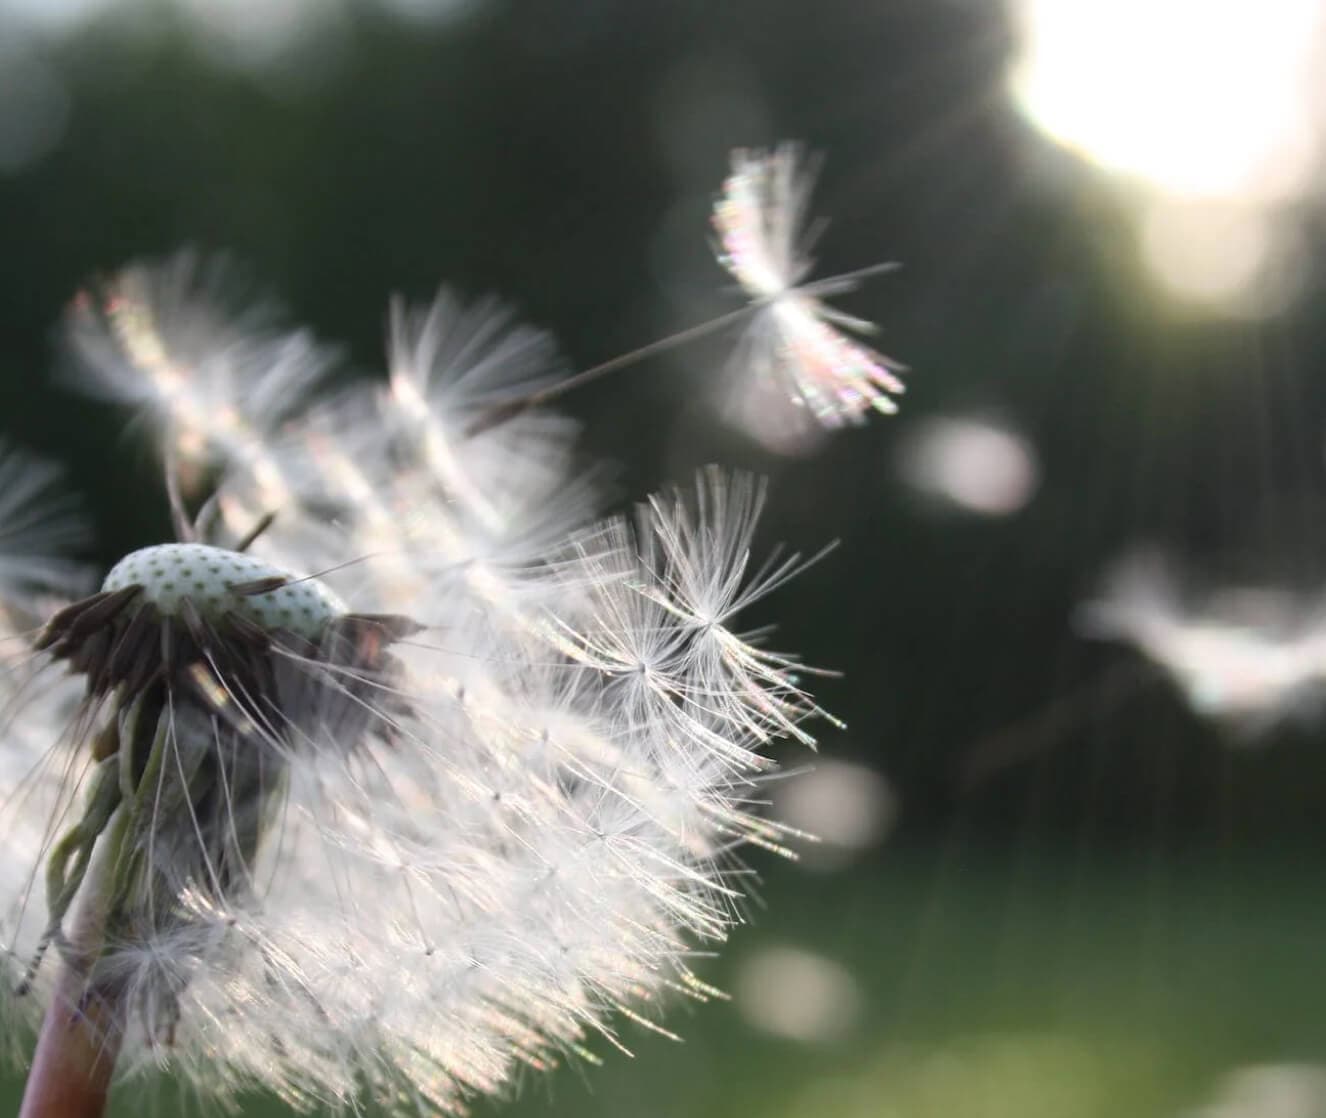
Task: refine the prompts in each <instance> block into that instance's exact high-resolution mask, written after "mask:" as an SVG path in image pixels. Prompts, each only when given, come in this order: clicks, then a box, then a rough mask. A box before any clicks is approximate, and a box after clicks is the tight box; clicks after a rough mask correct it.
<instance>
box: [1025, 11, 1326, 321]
mask: <svg viewBox="0 0 1326 1118" xmlns="http://www.w3.org/2000/svg"><path fill="white" fill-rule="evenodd" d="M1015 4H1016V11H1015V15H1016V19H1017V22H1018V24H1019V26H1020V29H1021V51H1020V54H1019V56H1018V58H1017V60H1016V62H1015V64H1014V68H1013V72H1012V75H1011V76H1012V84H1013V89H1014V93H1015V95H1016V97H1017V99H1018V101H1019V103H1020V104H1021V105H1022V107H1023V109H1024V111H1025V112H1026V113H1027V115H1028V116H1029V117H1030V118H1031V119H1032V120H1034V121H1035V122H1036V124H1037V125H1038V126H1039V127H1040V128H1041V129H1043V130H1044V131H1045V132H1046V133H1047V134H1049V135H1050V136H1052V137H1053V138H1054V139H1055V140H1057V141H1058V142H1059V143H1061V144H1063V145H1064V146H1065V147H1068V148H1070V149H1072V150H1074V151H1076V152H1078V153H1079V154H1081V155H1082V156H1084V157H1085V158H1087V159H1089V160H1091V161H1092V162H1093V163H1095V164H1097V165H1098V166H1100V167H1102V168H1104V169H1106V170H1109V171H1113V172H1115V173H1118V174H1120V175H1122V176H1125V177H1126V178H1127V179H1129V180H1131V181H1132V182H1133V183H1135V184H1138V185H1140V186H1143V187H1146V188H1149V190H1150V192H1151V193H1152V194H1153V195H1158V196H1160V197H1161V198H1162V199H1163V200H1164V204H1163V206H1162V207H1161V208H1159V209H1157V208H1156V207H1155V206H1152V205H1150V204H1147V205H1145V206H1144V210H1145V213H1144V215H1143V218H1142V221H1141V222H1140V224H1139V238H1140V241H1141V247H1142V250H1143V256H1144V259H1145V260H1146V262H1147V264H1148V265H1149V266H1150V267H1151V269H1152V270H1153V272H1154V274H1155V275H1156V277H1157V278H1158V279H1159V280H1160V281H1161V282H1162V284H1164V285H1165V286H1167V287H1168V288H1170V289H1171V290H1173V291H1175V292H1177V293H1179V294H1181V295H1184V296H1186V297H1188V298H1190V299H1193V300H1196V301H1203V302H1208V303H1212V304H1218V305H1224V306H1226V307H1229V308H1232V309H1244V310H1252V311H1254V312H1255V311H1259V310H1260V311H1264V310H1268V309H1276V308H1277V307H1278V306H1279V305H1281V304H1282V302H1283V299H1282V297H1281V296H1282V295H1283V292H1282V291H1277V292H1276V293H1275V295H1274V297H1263V296H1264V293H1262V292H1261V291H1260V287H1259V285H1260V284H1261V283H1262V282H1263V281H1265V280H1266V279H1267V277H1268V276H1275V275H1278V274H1280V272H1281V269H1279V267H1278V265H1279V263H1280V261H1279V260H1278V259H1276V246H1277V239H1276V238H1274V237H1272V236H1270V235H1269V234H1268V227H1269V221H1268V220H1263V219H1264V218H1266V219H1269V218H1270V217H1272V216H1276V215H1275V211H1276V210H1277V209H1279V208H1280V207H1282V206H1284V205H1285V204H1287V203H1290V202H1293V201H1294V200H1296V199H1299V198H1301V197H1302V196H1303V195H1304V194H1306V193H1307V192H1308V190H1309V188H1310V185H1311V182H1312V179H1313V176H1314V174H1315V173H1316V171H1317V168H1318V167H1319V160H1320V158H1321V154H1322V148H1323V142H1322V141H1323V128H1322V122H1323V116H1324V115H1326V84H1324V83H1323V82H1322V81H1321V80H1320V77H1319V74H1320V72H1321V70H1320V68H1321V66H1322V64H1323V59H1324V57H1326V51H1323V49H1322V43H1323V31H1324V29H1326V18H1324V17H1323V6H1322V5H1321V3H1320V2H1319V0H1015ZM1188 205H1191V206H1192V207H1193V208H1194V209H1193V213H1192V214H1189V213H1186V212H1184V207H1185V206H1188ZM1215 213H1222V214H1226V215H1227V214H1233V213H1237V214H1238V215H1239V219H1238V220H1219V221H1212V220H1211V217H1212V215H1213V214H1215ZM1171 221H1172V223H1173V224H1172V226H1170V224H1169V223H1170V222H1171ZM1158 222H1163V223H1164V224H1165V225H1166V226H1168V227H1166V228H1160V227H1158ZM1213 259H1214V260H1217V261H1224V260H1226V259H1228V260H1229V261H1230V263H1229V266H1228V267H1225V268H1218V269H1217V273H1218V274H1215V275H1213V274H1211V272H1210V271H1209V270H1208V264H1209V262H1210V261H1211V260H1213ZM1280 286H1281V287H1283V284H1281V285H1280Z"/></svg>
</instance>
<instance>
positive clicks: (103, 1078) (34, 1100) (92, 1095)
mask: <svg viewBox="0 0 1326 1118" xmlns="http://www.w3.org/2000/svg"><path fill="white" fill-rule="evenodd" d="M119 1040H120V1015H119V1012H118V1007H117V1006H116V1005H115V1004H114V1003H112V1002H107V1001H106V1000H105V999H103V998H98V997H96V996H92V997H89V996H88V995H87V993H86V991H85V988H84V982H83V978H82V975H81V974H79V973H78V971H77V970H76V969H75V968H73V967H71V966H69V965H68V964H62V965H61V973H60V979H59V982H58V985H57V987H56V991H55V994H54V996H53V997H52V999H51V1004H50V1007H49V1008H48V1009H47V1011H46V1020H45V1021H44V1022H42V1027H41V1036H40V1037H39V1038H38V1040H37V1051H36V1053H35V1054H34V1055H33V1058H32V1070H31V1071H30V1072H29V1073H28V1082H27V1087H26V1088H25V1089H24V1092H23V1105H22V1108H21V1109H20V1110H19V1118H99V1116H100V1115H101V1114H103V1113H104V1112H105V1109H106V1098H107V1095H108V1093H109V1090H110V1080H111V1073H112V1072H113V1071H114V1070H115V1058H116V1056H117V1055H118V1050H119Z"/></svg>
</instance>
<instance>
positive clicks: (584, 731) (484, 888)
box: [0, 258, 818, 1113]
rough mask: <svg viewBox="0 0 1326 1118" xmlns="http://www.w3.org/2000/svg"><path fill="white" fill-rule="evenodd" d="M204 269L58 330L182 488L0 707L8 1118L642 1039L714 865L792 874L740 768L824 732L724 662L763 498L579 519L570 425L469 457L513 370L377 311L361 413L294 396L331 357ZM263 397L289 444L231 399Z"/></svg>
mask: <svg viewBox="0 0 1326 1118" xmlns="http://www.w3.org/2000/svg"><path fill="white" fill-rule="evenodd" d="M209 269H210V265H206V264H203V263H201V262H199V261H197V260H194V259H193V258H185V260H184V261H183V262H181V261H176V262H174V263H168V264H167V265H165V266H164V268H153V267H149V266H141V265H140V266H135V267H134V268H131V269H129V270H128V271H127V272H126V273H125V274H124V275H122V276H120V277H116V278H113V279H112V280H111V281H109V283H108V284H107V285H106V290H108V291H113V292H117V293H118V295H117V296H116V298H117V299H118V300H120V302H118V303H116V304H115V305H114V309H113V311H112V312H111V313H101V312H99V313H97V314H92V313H91V312H90V311H86V312H85V309H79V310H76V311H75V313H74V317H73V320H72V323H71V326H72V329H73V330H74V332H75V334H76V336H77V339H78V350H79V352H80V353H82V354H83V355H84V357H85V359H86V361H87V362H88V363H89V373H90V375H92V376H93V377H95V378H99V383H101V384H103V385H104V386H108V387H109V388H110V389H112V390H113V391H114V392H115V393H116V394H118V395H119V396H120V397H121V398H124V399H127V400H129V401H130V402H133V403H136V404H137V405H138V406H140V407H145V408H146V409H147V410H148V411H149V413H151V414H152V415H154V416H155V417H156V418H157V422H156V423H155V424H154V428H155V430H156V433H157V435H158V438H159V440H160V441H161V443H162V444H163V446H164V447H165V448H166V449H167V450H170V449H171V448H173V450H174V453H173V454H171V453H167V454H166V455H165V457H166V463H167V470H168V472H170V473H172V474H173V477H174V481H175V482H176V483H177V482H178V481H179V476H178V475H179V474H180V473H181V472H183V471H185V470H187V469H189V468H190V466H189V463H190V461H196V462H205V463H206V465H207V467H208V468H207V470H206V471H204V472H203V473H200V474H199V485H200V487H201V488H200V490H199V491H198V492H197V493H196V494H195V495H194V496H195V500H196V502H197V511H196V514H195V515H194V516H193V518H192V519H191V520H189V519H188V518H187V517H186V516H185V513H184V509H183V507H182V499H180V501H179V502H178V503H179V504H180V505H181V507H179V508H177V518H176V519H177V523H179V524H180V525H181V529H182V531H183V532H184V534H185V535H186V536H187V537H188V538H186V539H182V540H180V541H178V542H173V543H165V544H158V545H155V546H151V547H147V548H144V549H141V550H139V551H136V552H133V553H132V554H130V555H128V556H126V557H125V558H123V559H122V560H121V561H120V562H119V563H117V564H116V565H115V566H114V567H112V569H111V570H110V571H109V573H108V574H107V575H106V577H105V579H104V581H103V583H102V585H101V588H100V589H99V590H98V591H97V592H95V593H92V594H90V595H86V596H84V597H81V598H78V599H76V600H74V601H71V602H68V603H66V604H65V605H63V606H62V607H61V608H59V609H58V610H56V611H54V612H53V613H52V614H51V615H50V616H49V618H48V619H47V620H46V622H45V624H44V625H43V626H42V627H40V629H39V630H36V631H35V632H34V633H33V634H32V635H31V652H30V653H29V655H28V658H27V659H26V660H25V661H24V670H23V672H22V673H18V672H13V673H10V674H9V675H7V676H5V677H4V678H3V685H4V696H5V699H6V701H7V703H8V705H7V708H6V717H5V719H4V721H3V723H0V725H2V726H3V735H4V737H3V749H0V759H2V762H0V782H3V783H0V840H3V841H4V842H5V844H6V850H7V852H8V853H7V858H6V864H5V866H4V867H3V870H0V890H3V892H0V963H3V964H4V970H5V971H6V972H7V975H8V977H9V979H10V983H9V985H10V988H11V992H12V996H10V997H8V998H7V999H5V1001H6V1002H7V1008H8V1010H9V1012H11V1013H13V1014H14V1015H16V1016H17V1017H18V1018H21V1019H27V1020H33V1019H35V1018H36V1016H37V1015H38V1013H39V1011H40V1010H41V1008H42V1007H44V1006H49V1007H50V1009H49V1012H48V1013H47V1015H46V1017H45V1025H44V1027H43V1034H42V1037H41V1040H40V1041H39V1048H38V1056H37V1058H36V1060H35V1062H34V1071H33V1073H32V1077H31V1078H30V1081H29V1082H30V1086H29V1098H30V1099H33V1100H36V1101H35V1102H34V1103H32V1104H31V1105H34V1106H41V1105H43V1102H45V1103H49V1101H50V1098H51V1092H53V1091H56V1090H57V1089H58V1085H59V1084H60V1083H62V1082H63V1083H74V1084H76V1085H77V1086H78V1089H79V1090H80V1091H81V1092H82V1096H83V1098H82V1101H81V1102H80V1104H79V1105H80V1106H81V1107H82V1110H81V1112H82V1113H96V1112H98V1108H99V1106H100V1105H101V1103H102V1102H104V1094H105V1091H106V1090H107V1087H108V1082H109V1078H110V1072H111V1068H112V1066H113V1067H114V1070H115V1074H116V1075H117V1076H119V1077H120V1078H122V1079H132V1078H134V1077H136V1076H140V1075H145V1074H150V1073H153V1072H155V1071H156V1070H158V1069H160V1068H162V1067H165V1068H169V1069H171V1070H173V1071H174V1072H176V1073H177V1074H179V1075H180V1076H181V1077H183V1079H184V1080H185V1082H187V1083H189V1084H190V1086H191V1087H192V1088H194V1089H196V1090H197V1091H198V1092H199V1093H200V1094H203V1095H212V1096H216V1097H219V1098H222V1099H227V1098H231V1097H233V1096H234V1095H235V1094H236V1093H238V1092H241V1091H244V1090H249V1089H253V1088H267V1089H269V1090H272V1091H275V1092H276V1093H278V1094H279V1095H280V1096H281V1097H282V1098H284V1099H285V1100H287V1101H288V1102H289V1103H290V1104H291V1105H292V1106H294V1107H296V1108H298V1109H303V1110H309V1109H313V1108H316V1107H356V1106H358V1105H359V1104H360V1102H361V1101H362V1100H364V1099H372V1100H374V1101H376V1102H377V1103H379V1104H381V1105H382V1106H384V1107H385V1108H387V1109H388V1110H390V1111H394V1112H400V1113H413V1112H416V1111H446V1112H454V1111H457V1110H459V1109H461V1108H463V1106H464V1102H465V1100H466V1099H467V1098H469V1097H471V1096H473V1095H475V1094H491V1093H497V1092H500V1091H502V1090H503V1089H504V1087H505V1086H506V1085H507V1084H509V1083H510V1082H511V1080H512V1078H513V1076H514V1075H515V1073H516V1070H517V1068H518V1067H520V1066H521V1065H527V1066H532V1067H536V1068H544V1067H549V1066H551V1065H553V1064H555V1063H556V1062H557V1061H558V1059H559V1058H561V1057H562V1056H564V1055H566V1054H578V1053H584V1052H586V1050H587V1049H586V1045H587V1044H588V1043H589V1041H590V1039H591V1038H592V1037H593V1036H595V1035H597V1036H600V1037H602V1038H604V1039H605V1040H606V1041H607V1042H608V1043H610V1044H613V1045H616V1046H619V1047H620V1046H622V1040H621V1038H620V1037H618V1035H617V1033H616V1027H617V1026H616V1022H618V1021H619V1020H621V1019H623V1018H624V1019H628V1020H638V1021H641V1022H644V1023H646V1024H648V1025H649V1026H650V1027H653V1028H656V1029H660V1031H661V1026H659V1025H658V1023H657V1022H658V1017H659V1003H660V1001H661V999H663V998H664V997H666V996H670V995H671V993H673V992H674V991H676V990H682V991H686V992H688V993H690V994H691V995H692V996H697V997H703V996H705V991H706V990H707V988H706V987H705V986H704V984H703V983H701V982H699V981H698V980H697V979H695V978H694V976H693V975H691V974H690V971H689V969H688V967H687V962H686V960H687V958H688V956H689V953H690V952H691V950H692V949H693V946H694V945H695V943H696V942H697V941H699V942H711V943H712V942H715V941H718V940H722V939H723V938H724V937H725V936H726V934H727V932H728V930H729V929H730V928H731V927H732V926H733V925H734V924H735V923H736V922H737V921H738V920H739V916H740V902H741V892H740V888H739V884H740V873H741V867H740V864H739V862H738V861H737V858H738V854H737V851H738V848H739V847H741V846H742V845H744V844H747V843H754V844H758V845H761V846H765V847H770V848H773V849H780V848H781V847H782V845H783V843H782V839H783V832H782V830H781V829H780V828H779V827H778V826H777V824H775V823H772V822H769V821H766V820H763V819H761V818H759V817H758V812H757V811H756V810H755V809H754V808H753V807H752V801H753V800H754V799H755V798H756V797H755V795H754V790H755V782H756V781H757V780H758V779H759V778H760V774H762V773H764V772H767V771H768V770H769V769H770V768H771V767H772V766H771V762H770V761H769V759H768V758H767V757H766V756H765V755H764V754H763V752H762V751H763V749H764V747H765V746H766V745H767V744H768V743H769V742H770V741H771V740H772V739H774V738H776V737H780V736H787V735H793V736H797V737H800V738H802V740H806V741H809V740H810V738H809V735H808V734H807V733H806V731H805V729H804V728H803V726H802V722H803V720H804V719H806V718H807V717H809V716H812V715H815V714H817V713H818V710H817V708H816V707H815V706H814V704H813V702H812V701H811V699H810V698H809V696H808V695H807V694H806V692H805V691H804V690H803V687H802V684H801V682H800V676H801V675H802V674H803V670H802V669H799V668H798V667H797V665H796V662H795V660H794V658H792V657H790V656H784V655H780V654H776V653H772V652H770V651H768V650H766V649H764V648H763V647H761V646H760V645H759V644H758V642H756V641H754V640H753V639H752V638H750V637H748V636H743V635H741V634H740V633H739V631H738V630H736V629H735V628H734V625H735V624H736V615H737V613H738V612H739V610H740V609H741V607H742V606H744V605H747V604H749V603H750V602H752V601H754V600H755V599H757V598H762V597H763V596H764V595H765V594H767V593H769V592H771V591H772V590H773V589H775V588H776V587H777V586H778V585H779V584H781V582H782V581H784V580H785V579H786V578H788V577H790V576H791V575H792V574H793V573H794V572H795V570H796V569H797V568H798V567H799V565H800V564H799V562H798V561H797V560H796V559H795V558H793V559H788V560H783V561H781V562H776V563H774V564H773V565H771V566H766V567H763V568H761V567H759V566H753V567H752V566H751V564H750V554H749V553H750V545H751V538H752V533H753V528H754V521H755V518H756V516H757V515H758V512H759V507H760V502H761V497H760V491H759V489H758V488H757V487H756V486H755V484H754V483H753V482H751V481H749V480H746V479H741V478H735V479H733V478H728V477H725V476H724V475H722V474H721V473H719V472H718V471H711V472H709V473H707V474H706V475H704V477H703V478H702V479H701V481H700V482H699V483H698V485H697V486H696V488H695V489H694V490H693V491H689V492H683V491H677V492H675V493H672V494H670V495H667V496H665V497H661V498H659V499H657V500H656V501H655V502H653V503H652V504H651V505H650V506H648V507H646V508H645V509H643V510H642V511H641V513H640V515H639V517H638V518H637V519H636V521H635V522H634V523H631V522H628V521H626V520H625V519H621V518H617V519H609V520H606V521H596V520H595V518H594V516H593V515H592V511H593V510H592V498H593V486H592V484H590V483H587V482H585V481H583V480H577V477H576V475H575V473H574V467H573V458H572V455H571V453H570V435H571V432H570V429H569V427H568V425H567V424H566V422H565V421H563V420H559V419H556V418H555V417H547V416H542V415H538V414H522V415H521V416H519V417H518V418H517V419H514V420H512V421H511V422H510V423H509V424H503V425H500V426H497V427H490V428H488V429H486V430H484V431H482V432H480V433H477V434H475V433H473V432H471V431H469V430H467V418H468V416H469V414H470V413H471V412H472V411H473V410H474V408H476V407H478V408H480V409H482V408H483V407H484V406H485V403H484V402H485V401H487V400H490V399H492V398H494V397H496V398H498V399H501V398H503V396H504V395H505V394H507V393H508V392H509V391H510V386H511V385H512V383H513V378H515V379H517V380H523V379H524V378H526V377H527V376H535V377H537V376H539V375H540V371H541V369H542V367H543V362H544V359H545V357H546V352H545V346H544V343H543V342H542V341H541V340H537V341H536V339H535V336H534V335H533V334H532V333H522V332H520V331H517V332H515V333H512V331H511V328H510V327H509V326H508V325H507V324H506V322H505V321H504V320H503V319H502V318H501V316H500V315H499V316H498V317H494V316H493V312H492V311H491V309H490V310H486V311H478V312H471V313H470V314H468V315H467V313H466V312H463V311H461V310H460V308H459V307H458V306H457V305H456V304H455V303H454V302H453V301H451V300H449V299H447V298H445V297H443V298H440V299H439V301H437V302H436V303H434V304H433V305H432V306H431V307H429V308H419V309H415V310H411V309H408V308H400V309H398V310H397V311H396V312H395V316H394V318H393V331H392V343H391V354H390V363H391V370H390V378H389V380H388V381H387V382H386V383H385V385H383V384H359V385H357V386H354V387H351V388H349V389H346V390H342V391H339V392H337V393H335V394H333V395H324V396H316V395H314V394H313V390H314V388H315V382H314V379H313V377H312V376H311V375H306V374H308V373H309V371H310V370H311V368H312V366H311V365H309V364H308V363H307V362H306V361H305V360H304V358H303V357H300V358H299V360H297V361H294V363H293V364H291V363H288V362H286V358H287V357H288V356H289V355H290V353H292V352H296V353H298V354H308V353H312V352H315V351H316V352H322V351H321V350H318V349H316V347H312V343H306V342H301V343H299V345H298V346H294V347H293V349H292V343H288V342H274V341H273V340H272V337H271V335H270V334H268V333H265V332H264V331H265V330H266V327H265V326H261V327H257V328H256V329H257V330H258V333H257V334H256V335H255V334H253V333H252V332H251V331H252V329H254V327H253V326H252V324H251V323H250V322H249V321H248V319H246V318H245V316H244V315H243V314H241V315H240V317H239V319H238V320H235V319H232V318H228V317H227V316H226V313H225V311H224V308H221V307H219V306H217V305H216V304H215V303H214V302H212V289H211V288H210V287H209V286H208V285H207V284H200V283H198V282H196V280H197V277H198V276H199V275H210V274H211V272H210V270H209ZM128 306H132V307H133V311H132V316H131V320H129V321H128V324H126V321H122V320H120V319H119V318H117V315H121V314H127V313H129V312H128V311H127V310H126V309H125V308H126V307H128ZM198 324H205V328H204V326H200V325H198ZM294 336H298V337H301V338H302V337H303V335H294ZM283 362H286V363H283ZM167 372H168V373H169V376H166V375H165V374H166V373H167ZM135 378H141V380H142V381H143V382H145V383H142V384H140V383H139V382H138V380H135ZM271 378H275V379H274V380H273V379H271ZM277 383H279V384H280V385H281V386H282V391H281V402H280V410H279V415H280V416H281V422H280V424H279V429H278V427H277V426H275V425H274V424H273V423H272V422H271V417H270V416H264V415H263V414H261V413H258V412H254V411H253V410H252V409H251V407H250V401H249V400H247V399H246V398H245V396H246V393H245V386H248V387H253V386H255V385H261V386H266V387H267V388H271V389H273V390H274V385H275V384H277ZM163 384H168V385H169V388H168V390H164V389H163V388H162V385H163ZM223 398H224V399H225V400H228V401H230V402H231V403H232V404H233V405H234V409H235V414H236V416H238V418H237V419H235V420H234V421H233V422H232V420H231V419H228V418H225V419H222V420H220V421H213V419H211V418H209V417H208V415H206V414H204V413H207V412H208V409H207V408H206V407H205V406H203V403H202V402H206V401H215V400H218V399H223ZM186 435H188V436H189V438H192V437H193V436H196V440H195V441H196V444H197V446H198V447H199V448H203V449H200V450H199V451H198V453H199V454H200V455H201V456H202V457H200V458H197V459H193V460H189V459H187V458H186V453H185V450H186V447H185V446H184V445H183V444H182V440H183V442H184V443H187V442H189V438H185V436H186ZM181 488H182V487H181ZM177 496H178V495H177ZM277 497H279V499H280V503H279V505H277V506H276V507H272V508H266V509H264V508H263V504H264V502H265V501H267V500H271V499H275V498H277ZM260 512H268V513H272V512H274V513H275V516H274V518H273V517H262V516H260V515H259V514H260ZM4 569H5V567H4V561H3V559H2V558H0V570H4ZM6 588H7V587H6V585H5V584H3V583H0V592H3V591H4V590H5V589H6ZM10 635H13V634H10ZM16 867H17V868H16ZM12 1035H15V1036H18V1035H20V1033H19V1031H18V1030H14V1031H13V1034H12Z"/></svg>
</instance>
